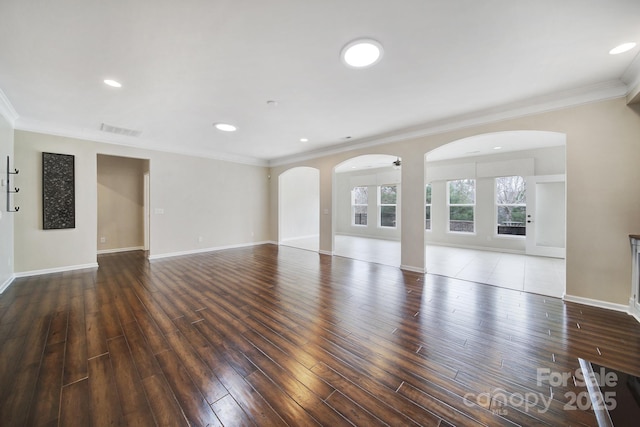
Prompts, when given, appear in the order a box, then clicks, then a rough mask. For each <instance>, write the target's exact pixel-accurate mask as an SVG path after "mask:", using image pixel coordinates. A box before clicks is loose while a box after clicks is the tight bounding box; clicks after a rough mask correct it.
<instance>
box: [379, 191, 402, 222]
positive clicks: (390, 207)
mask: <svg viewBox="0 0 640 427" xmlns="http://www.w3.org/2000/svg"><path fill="white" fill-rule="evenodd" d="M379 195H380V198H379V200H380V202H379V206H380V216H379V217H380V227H391V228H395V227H396V208H397V200H398V187H397V186H396V185H381V186H380V187H379Z"/></svg>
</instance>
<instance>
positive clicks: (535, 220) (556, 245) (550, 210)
mask: <svg viewBox="0 0 640 427" xmlns="http://www.w3.org/2000/svg"><path fill="white" fill-rule="evenodd" d="M565 193H566V192H565V176H564V175H543V176H531V177H527V241H526V251H527V255H538V256H548V257H555V258H564V257H565V252H566V250H565V242H566V194H565Z"/></svg>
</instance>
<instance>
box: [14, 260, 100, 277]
mask: <svg viewBox="0 0 640 427" xmlns="http://www.w3.org/2000/svg"><path fill="white" fill-rule="evenodd" d="M87 268H98V263H97V262H94V263H91V264H81V265H69V266H67V267H56V268H46V269H44V270H32V271H21V272H18V273H15V274H14V276H15V277H29V276H39V275H41V274H51V273H62V272H65V271H73V270H85V269H87Z"/></svg>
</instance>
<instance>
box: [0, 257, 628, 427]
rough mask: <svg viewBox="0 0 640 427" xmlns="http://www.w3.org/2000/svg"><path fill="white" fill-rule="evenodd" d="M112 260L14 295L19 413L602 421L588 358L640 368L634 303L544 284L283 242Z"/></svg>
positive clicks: (11, 326) (2, 334) (5, 337)
mask: <svg viewBox="0 0 640 427" xmlns="http://www.w3.org/2000/svg"><path fill="white" fill-rule="evenodd" d="M98 262H99V265H100V267H99V269H97V270H85V271H77V272H68V273H58V274H50V275H43V276H34V277H29V278H20V279H16V280H15V281H14V283H13V284H12V285H11V286H10V287H9V289H7V290H6V291H5V292H4V294H3V295H2V296H0V424H1V425H2V426H21V425H64V426H76V425H77V426H91V425H95V426H101V425H136V426H151V425H163V426H165V425H166V426H177V425H189V424H190V425H198V426H204V425H228V426H239V425H259V426H270V425H291V426H310V425H330V426H339V425H351V424H354V425H363V426H372V425H391V426H405V425H407V426H409V425H433V426H437V425H440V426H452V425H456V426H467V425H469V426H477V425H486V426H496V425H524V426H532V425H552V426H560V425H587V426H593V425H597V424H596V419H595V416H594V413H593V411H592V410H590V409H589V408H586V409H585V410H580V407H582V408H585V403H586V402H587V401H586V400H585V394H583V393H586V388H585V387H581V386H580V384H579V381H575V380H576V378H574V376H575V374H576V370H577V369H578V368H579V363H578V358H584V359H587V360H591V361H593V362H595V363H598V364H601V365H607V366H611V367H613V368H616V369H619V370H621V371H626V372H629V373H632V374H635V375H639V374H640V357H639V355H640V324H638V323H637V322H636V321H635V320H634V319H633V318H632V317H630V316H628V315H625V314H623V313H616V312H611V311H606V310H601V309H596V308H591V307H587V306H581V305H576V304H571V303H564V302H563V301H561V300H559V299H554V298H548V297H543V296H540V295H533V294H527V293H524V292H518V291H513V290H508V289H500V288H496V287H492V286H487V285H481V284H477V283H471V282H465V281H460V280H454V279H448V278H444V277H439V276H432V275H420V274H413V273H407V272H402V271H400V270H398V269H397V268H393V267H388V266H382V265H377V264H371V263H366V262H361V261H354V260H349V259H345V258H339V257H333V258H332V257H328V256H324V255H318V254H316V253H313V252H309V251H304V250H299V249H294V248H287V247H277V246H274V245H264V246H257V247H253V248H246V249H234V250H226V251H220V252H212V253H207V254H200V255H193V256H185V257H179V258H172V259H166V260H158V261H153V262H148V261H147V260H146V259H145V258H144V254H143V253H141V252H129V253H123V254H113V255H102V256H100V257H99V258H98ZM606 285H607V284H606V283H603V286H606ZM564 374H566V375H567V377H566V380H565V381H560V380H559V378H560V377H561V376H562V375H564ZM578 379H579V377H578ZM576 383H577V385H576ZM574 398H575V399H574ZM572 400H573V402H572ZM572 407H576V409H575V410H572Z"/></svg>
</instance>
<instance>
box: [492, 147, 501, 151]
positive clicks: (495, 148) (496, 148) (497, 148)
mask: <svg viewBox="0 0 640 427" xmlns="http://www.w3.org/2000/svg"><path fill="white" fill-rule="evenodd" d="M493 149H494V150H502V147H493Z"/></svg>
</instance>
